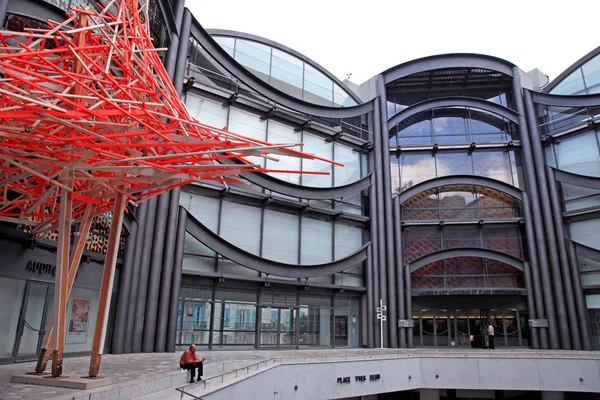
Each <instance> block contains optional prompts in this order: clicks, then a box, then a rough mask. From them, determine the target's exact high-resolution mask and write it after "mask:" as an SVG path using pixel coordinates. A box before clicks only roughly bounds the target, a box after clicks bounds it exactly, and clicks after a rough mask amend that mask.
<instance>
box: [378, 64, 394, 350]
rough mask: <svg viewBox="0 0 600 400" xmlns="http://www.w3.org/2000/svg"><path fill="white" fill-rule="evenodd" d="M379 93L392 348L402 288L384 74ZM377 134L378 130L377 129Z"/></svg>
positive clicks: (379, 85) (389, 343)
mask: <svg viewBox="0 0 600 400" xmlns="http://www.w3.org/2000/svg"><path fill="white" fill-rule="evenodd" d="M377 95H378V96H379V114H380V118H381V121H380V122H381V126H380V127H379V138H380V143H381V146H380V149H381V164H382V173H383V174H382V180H383V199H382V201H383V215H382V217H381V220H382V222H383V223H384V228H385V231H384V232H385V235H384V237H385V242H384V248H385V256H386V258H385V260H386V263H385V264H386V270H387V296H388V303H387V309H388V321H389V322H388V324H387V325H388V335H389V340H388V345H389V347H391V348H397V347H398V310H397V309H396V304H397V298H396V296H397V295H399V292H400V290H399V289H398V288H397V287H396V264H395V261H396V257H395V254H394V233H393V229H392V227H393V210H392V180H391V176H390V146H389V136H390V133H389V130H388V124H387V119H388V117H387V96H386V92H385V83H384V82H383V75H379V76H378V77H377ZM375 133H376V134H377V131H376V130H375Z"/></svg>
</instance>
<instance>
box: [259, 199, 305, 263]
mask: <svg viewBox="0 0 600 400" xmlns="http://www.w3.org/2000/svg"><path fill="white" fill-rule="evenodd" d="M299 224H300V220H299V217H298V215H293V214H286V213H282V212H279V211H274V210H269V209H265V224H264V225H265V227H264V234H263V238H264V239H263V257H264V258H268V259H271V260H275V261H281V262H285V263H289V264H297V263H298V230H299Z"/></svg>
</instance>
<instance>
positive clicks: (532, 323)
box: [528, 319, 548, 328]
mask: <svg viewBox="0 0 600 400" xmlns="http://www.w3.org/2000/svg"><path fill="white" fill-rule="evenodd" d="M528 322H529V327H530V328H547V327H548V320H547V319H530V320H529V321H528Z"/></svg>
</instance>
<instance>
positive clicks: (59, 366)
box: [52, 350, 63, 378]
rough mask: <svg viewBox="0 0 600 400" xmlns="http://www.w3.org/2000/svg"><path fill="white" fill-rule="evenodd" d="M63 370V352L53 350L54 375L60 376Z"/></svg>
mask: <svg viewBox="0 0 600 400" xmlns="http://www.w3.org/2000/svg"><path fill="white" fill-rule="evenodd" d="M62 372H63V353H62V352H60V351H58V350H52V376H53V377H55V378H60V376H61V375H62Z"/></svg>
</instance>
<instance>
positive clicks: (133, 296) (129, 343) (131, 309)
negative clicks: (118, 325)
mask: <svg viewBox="0 0 600 400" xmlns="http://www.w3.org/2000/svg"><path fill="white" fill-rule="evenodd" d="M147 215H148V202H147V201H145V202H143V203H142V204H140V206H139V208H138V210H137V213H136V216H137V220H138V222H139V226H138V230H137V235H136V237H135V252H134V254H133V264H132V267H133V271H132V272H131V285H130V287H129V289H128V290H129V298H128V300H127V323H126V324H125V346H124V348H123V352H124V353H132V352H133V332H134V330H135V306H136V304H137V295H138V281H139V279H140V269H141V267H142V250H143V247H144V246H143V243H144V232H145V230H146V217H147Z"/></svg>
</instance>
